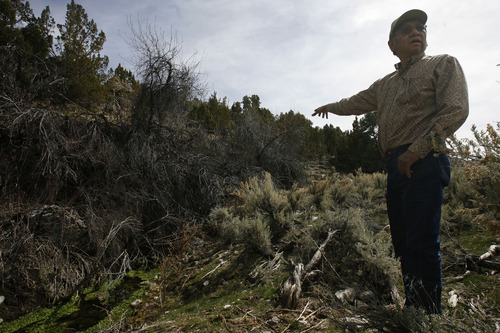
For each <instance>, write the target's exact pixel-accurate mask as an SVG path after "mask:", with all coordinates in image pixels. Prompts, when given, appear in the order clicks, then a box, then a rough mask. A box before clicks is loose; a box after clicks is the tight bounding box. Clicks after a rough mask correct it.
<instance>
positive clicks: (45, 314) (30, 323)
mask: <svg viewBox="0 0 500 333" xmlns="http://www.w3.org/2000/svg"><path fill="white" fill-rule="evenodd" d="M80 301H81V298H80V296H74V297H72V298H71V300H70V301H69V302H66V303H61V304H58V305H57V306H55V307H53V308H50V309H46V308H44V309H39V310H36V311H33V312H31V313H29V314H27V315H25V316H22V317H21V318H19V319H17V320H15V321H12V322H8V323H4V324H2V325H0V331H1V332H4V333H10V332H17V331H19V330H22V331H23V332H28V333H30V332H54V333H58V332H65V331H66V326H65V325H61V324H59V323H58V322H57V320H58V319H59V318H61V317H64V316H68V315H71V314H72V313H75V312H76V311H78V308H79V304H80Z"/></svg>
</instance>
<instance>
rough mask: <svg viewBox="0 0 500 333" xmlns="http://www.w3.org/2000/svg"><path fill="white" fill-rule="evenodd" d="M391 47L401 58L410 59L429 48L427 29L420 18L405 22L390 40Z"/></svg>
mask: <svg viewBox="0 0 500 333" xmlns="http://www.w3.org/2000/svg"><path fill="white" fill-rule="evenodd" d="M389 47H390V48H391V50H392V51H393V52H395V53H396V55H397V56H398V57H399V58H400V59H408V58H410V57H412V56H414V55H417V54H419V53H421V52H424V51H425V49H426V48H427V30H426V27H425V25H424V24H422V23H421V22H420V21H418V20H413V21H407V22H405V23H403V24H402V25H401V26H400V27H399V28H398V29H397V30H396V32H395V34H394V37H393V38H391V39H390V40H389Z"/></svg>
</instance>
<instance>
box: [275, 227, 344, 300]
mask: <svg viewBox="0 0 500 333" xmlns="http://www.w3.org/2000/svg"><path fill="white" fill-rule="evenodd" d="M337 231H338V230H335V231H332V230H330V231H329V232H328V236H327V237H326V240H325V241H324V242H323V244H321V246H320V247H319V248H318V250H317V251H316V253H314V255H313V257H312V258H311V260H310V261H309V263H308V264H307V265H305V266H304V264H303V263H298V264H297V265H295V268H294V270H293V274H292V277H291V278H289V279H288V280H287V281H286V282H285V283H284V284H283V287H282V288H281V303H282V305H283V306H284V307H286V308H292V309H293V308H296V307H297V305H298V303H299V299H300V295H301V293H302V284H303V283H304V281H305V280H307V279H308V278H310V277H312V276H314V275H316V274H317V273H318V272H319V271H318V270H314V271H313V270H312V269H313V267H314V266H315V265H316V264H317V263H318V262H319V260H320V259H321V256H322V254H323V251H324V249H325V247H326V245H327V244H328V243H329V242H330V240H331V239H332V238H333V235H335V233H336V232H337Z"/></svg>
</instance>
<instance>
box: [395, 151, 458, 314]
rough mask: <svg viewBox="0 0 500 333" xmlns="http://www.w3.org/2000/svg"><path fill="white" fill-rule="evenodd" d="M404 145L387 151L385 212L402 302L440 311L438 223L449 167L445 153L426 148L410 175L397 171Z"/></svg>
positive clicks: (406, 304)
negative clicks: (402, 288) (397, 265)
mask: <svg viewBox="0 0 500 333" xmlns="http://www.w3.org/2000/svg"><path fill="white" fill-rule="evenodd" d="M407 148H408V145H407V146H403V147H400V148H396V149H393V150H391V151H390V152H389V153H388V154H387V159H386V168H387V211H388V215H389V223H390V226H391V236H392V243H393V245H394V251H395V254H396V256H397V257H399V258H400V259H401V270H402V274H403V281H404V285H405V293H406V302H405V306H419V307H422V308H424V309H425V310H426V311H427V312H428V313H441V291H442V282H441V255H440V253H439V250H440V240H439V225H440V220H441V206H442V203H443V189H444V187H445V186H447V185H449V183H450V174H451V167H450V161H449V159H448V157H447V156H446V155H445V154H444V153H436V152H434V151H432V152H430V153H429V154H428V155H427V156H426V157H425V158H423V159H420V160H418V161H417V162H415V164H413V165H412V167H411V170H412V171H413V173H412V175H411V178H408V177H406V176H405V175H402V174H400V173H399V171H398V157H399V156H401V154H403V153H404V152H405V151H406V150H407Z"/></svg>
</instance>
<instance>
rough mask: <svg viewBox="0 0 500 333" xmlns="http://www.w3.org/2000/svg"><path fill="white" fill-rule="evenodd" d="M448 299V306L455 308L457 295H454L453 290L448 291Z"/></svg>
mask: <svg viewBox="0 0 500 333" xmlns="http://www.w3.org/2000/svg"><path fill="white" fill-rule="evenodd" d="M449 295H450V298H449V299H448V305H449V306H450V307H452V308H455V307H457V304H458V295H457V294H456V293H455V290H452V291H450V293H449Z"/></svg>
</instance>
